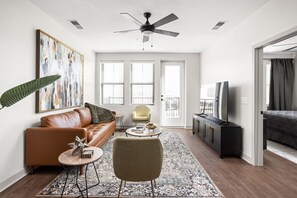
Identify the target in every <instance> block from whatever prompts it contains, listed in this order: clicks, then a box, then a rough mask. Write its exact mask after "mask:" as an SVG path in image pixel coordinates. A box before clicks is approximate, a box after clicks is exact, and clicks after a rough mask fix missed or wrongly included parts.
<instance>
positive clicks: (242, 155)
mask: <svg viewBox="0 0 297 198" xmlns="http://www.w3.org/2000/svg"><path fill="white" fill-rule="evenodd" d="M241 159H243V160H244V161H246V162H247V163H249V164H253V163H252V158H251V157H250V156H248V155H247V154H245V153H242V154H241Z"/></svg>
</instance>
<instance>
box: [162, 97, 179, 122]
mask: <svg viewBox="0 0 297 198" xmlns="http://www.w3.org/2000/svg"><path fill="white" fill-rule="evenodd" d="M165 117H166V118H178V117H180V98H179V97H166V98H165Z"/></svg>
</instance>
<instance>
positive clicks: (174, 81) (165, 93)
mask: <svg viewBox="0 0 297 198" xmlns="http://www.w3.org/2000/svg"><path fill="white" fill-rule="evenodd" d="M184 65H185V64H184V62H182V61H179V62H168V61H164V62H161V125H162V126H171V127H172V126H174V127H182V126H184V111H185V110H184V109H185V107H184V101H185V100H184V95H185V89H184V84H185V83H184Z"/></svg>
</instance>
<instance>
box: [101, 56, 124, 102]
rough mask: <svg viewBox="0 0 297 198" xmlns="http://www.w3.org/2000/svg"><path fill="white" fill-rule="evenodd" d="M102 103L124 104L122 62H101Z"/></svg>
mask: <svg viewBox="0 0 297 198" xmlns="http://www.w3.org/2000/svg"><path fill="white" fill-rule="evenodd" d="M101 96H102V100H101V103H102V104H124V63H123V62H103V63H101Z"/></svg>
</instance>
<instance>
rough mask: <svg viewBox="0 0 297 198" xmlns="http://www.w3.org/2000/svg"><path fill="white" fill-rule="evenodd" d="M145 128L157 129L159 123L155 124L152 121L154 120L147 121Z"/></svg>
mask: <svg viewBox="0 0 297 198" xmlns="http://www.w3.org/2000/svg"><path fill="white" fill-rule="evenodd" d="M145 128H147V129H155V128H157V125H155V124H154V123H152V122H149V123H147V124H146V125H145Z"/></svg>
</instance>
